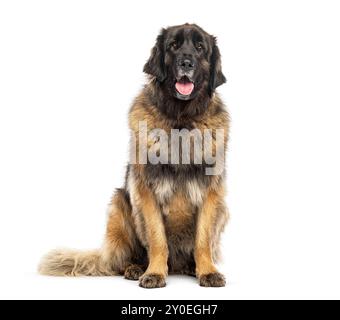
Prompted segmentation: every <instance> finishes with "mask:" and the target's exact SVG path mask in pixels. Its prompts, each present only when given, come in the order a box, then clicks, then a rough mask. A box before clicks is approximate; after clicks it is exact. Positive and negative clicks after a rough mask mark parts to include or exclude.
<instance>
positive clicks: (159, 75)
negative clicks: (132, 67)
mask: <svg viewBox="0 0 340 320" xmlns="http://www.w3.org/2000/svg"><path fill="white" fill-rule="evenodd" d="M165 32H166V30H165V29H162V31H161V33H160V34H159V36H158V37H157V40H156V44H155V46H154V47H153V48H152V50H151V56H150V58H149V60H148V61H147V62H146V64H145V65H144V69H143V71H144V72H145V73H147V74H149V75H152V76H154V77H156V79H157V80H158V81H159V82H163V81H164V80H165V79H166V76H167V75H166V69H165V62H164V39H165Z"/></svg>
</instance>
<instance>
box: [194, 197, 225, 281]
mask: <svg viewBox="0 0 340 320" xmlns="http://www.w3.org/2000/svg"><path fill="white" fill-rule="evenodd" d="M219 199H220V195H219V194H218V192H216V191H210V192H208V194H207V196H206V198H205V200H204V202H203V205H202V207H201V210H200V212H199V215H198V220H197V229H196V239H195V262H196V276H197V278H198V279H199V283H200V285H201V286H203V287H224V286H225V279H224V276H223V275H222V274H221V273H219V272H218V271H217V269H216V267H215V265H214V262H213V258H212V238H213V237H212V232H213V226H214V224H215V222H216V208H217V204H218V201H219Z"/></svg>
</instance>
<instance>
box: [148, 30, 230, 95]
mask: <svg viewBox="0 0 340 320" xmlns="http://www.w3.org/2000/svg"><path fill="white" fill-rule="evenodd" d="M144 72H145V73H147V74H150V75H152V76H154V77H155V78H156V81H158V82H159V83H160V84H161V86H162V88H163V90H165V91H166V93H167V94H168V95H171V96H173V97H174V98H176V99H180V100H192V99H195V98H197V97H199V96H202V94H204V93H208V94H209V95H211V94H212V93H213V92H214V90H215V89H216V88H217V87H218V86H219V85H221V84H223V83H224V82H225V81H226V79H225V77H224V75H223V73H222V70H221V60H220V52H219V49H218V47H217V45H216V39H215V38H214V37H213V36H211V35H209V34H208V33H206V32H205V31H204V30H203V29H201V28H200V27H198V26H197V25H192V24H185V25H181V26H175V27H170V28H168V29H163V30H162V32H161V34H160V35H159V36H158V38H157V42H156V45H155V47H154V48H153V49H152V52H151V56H150V58H149V60H148V61H147V63H146V64H145V66H144Z"/></svg>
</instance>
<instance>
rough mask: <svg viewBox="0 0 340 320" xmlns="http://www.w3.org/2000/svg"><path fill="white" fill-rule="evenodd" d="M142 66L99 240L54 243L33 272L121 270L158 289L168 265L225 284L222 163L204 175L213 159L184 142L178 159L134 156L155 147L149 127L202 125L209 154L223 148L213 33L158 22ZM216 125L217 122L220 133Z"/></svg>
mask: <svg viewBox="0 0 340 320" xmlns="http://www.w3.org/2000/svg"><path fill="white" fill-rule="evenodd" d="M144 72H145V73H146V74H147V75H148V83H147V84H146V85H145V86H144V88H143V89H142V90H141V92H140V94H139V95H138V96H137V97H136V99H135V100H134V102H133V104H132V107H131V110H130V112H129V126H130V129H131V141H132V142H131V145H132V146H133V147H131V150H132V149H135V150H134V151H135V152H133V150H132V151H131V152H130V153H131V154H130V161H129V164H128V168H127V173H126V180H125V185H124V187H123V188H121V189H117V190H116V191H115V193H114V195H113V197H112V199H111V202H110V205H109V214H108V222H107V229H106V236H105V241H104V244H103V246H102V247H101V249H98V250H93V251H86V252H79V251H73V250H55V251H52V252H51V253H49V254H47V255H46V256H45V257H44V258H43V260H42V261H41V264H40V266H39V271H40V273H41V274H44V275H53V276H110V275H124V277H125V278H126V279H129V280H139V285H140V286H141V287H143V288H160V287H164V286H165V285H166V277H167V275H168V274H169V273H170V274H186V275H191V276H196V277H197V278H198V281H199V284H200V285H201V286H204V287H222V286H225V278H224V276H223V275H222V274H221V273H219V272H218V270H217V268H216V266H215V263H216V262H217V260H218V259H219V256H220V254H219V242H220V235H221V232H222V230H223V229H224V226H225V224H226V222H227V219H228V210H227V207H226V205H225V166H224V161H221V160H220V161H218V162H219V163H216V164H215V167H216V166H219V167H220V168H219V169H220V170H217V171H216V172H215V174H207V169H208V168H212V167H213V166H214V164H212V162H211V161H209V160H211V159H209V156H207V157H208V158H206V157H205V158H204V161H202V162H201V163H197V162H196V161H194V160H195V159H194V156H193V155H192V151H195V149H194V148H192V143H191V144H190V151H189V153H190V156H189V161H187V162H185V163H184V161H182V162H181V160H183V159H182V158H181V157H180V158H181V159H179V160H180V161H177V162H176V163H175V164H174V163H155V162H154V161H153V162H151V161H150V159H147V160H146V161H145V162H142V161H138V160H137V161H135V160H136V159H132V158H135V154H137V155H139V156H140V155H141V154H142V153H143V151H145V149H150V150H151V149H152V148H153V150H154V149H155V148H156V151H157V152H158V155H159V151H160V148H161V147H160V146H159V143H160V141H159V140H160V139H159V137H158V138H157V137H156V135H148V134H149V133H151V131H152V130H154V129H161V130H162V131H163V133H164V132H166V133H170V132H171V131H172V130H176V129H177V130H187V131H189V130H190V132H191V131H192V130H196V132H197V131H198V132H202V134H203V131H205V130H208V131H209V132H212V134H211V141H212V147H213V148H212V149H213V150H212V153H211V155H210V158H212V156H215V158H216V155H217V152H218V151H217V150H218V149H220V150H222V153H223V155H224V154H225V151H226V145H227V140H228V131H229V117H228V113H227V111H226V109H225V106H224V105H223V102H222V101H221V99H220V98H219V96H218V94H217V93H216V92H215V89H216V88H217V87H218V86H220V85H222V84H223V83H224V82H226V79H225V76H224V75H223V73H222V70H221V57H220V52H219V49H218V47H217V43H216V38H215V37H214V36H212V35H210V34H208V33H207V32H205V31H204V30H203V29H202V28H200V27H199V26H197V25H195V24H184V25H180V26H173V27H169V28H166V29H162V30H161V33H160V34H159V36H158V37H157V40H156V44H155V46H154V47H153V49H152V51H151V56H150V58H149V60H148V61H147V62H146V64H145V66H144ZM141 123H143V124H144V125H143V126H141V125H140V124H141ZM141 128H142V129H141ZM216 130H223V139H222V141H221V139H220V140H219V141H218V139H217V135H216V133H215V132H216ZM141 131H143V132H141ZM141 134H147V141H146V144H143V143H141V139H138V136H140V135H141ZM181 141H182V140H181ZM180 148H181V146H180ZM166 149H167V150H168V148H166ZM169 149H170V150H169V152H170V153H171V152H172V149H171V148H169ZM182 149H183V146H182ZM146 151H148V150H146ZM163 151H164V150H163ZM157 152H156V154H157ZM203 153H204V155H205V153H206V151H205V150H203ZM222 158H223V160H224V157H222ZM132 160H133V161H132ZM177 160H178V159H177Z"/></svg>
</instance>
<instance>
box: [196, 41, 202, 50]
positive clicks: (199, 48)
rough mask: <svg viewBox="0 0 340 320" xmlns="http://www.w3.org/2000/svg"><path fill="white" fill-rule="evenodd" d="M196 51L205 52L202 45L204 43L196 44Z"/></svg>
mask: <svg viewBox="0 0 340 320" xmlns="http://www.w3.org/2000/svg"><path fill="white" fill-rule="evenodd" d="M196 49H197V50H198V51H201V50H203V43H202V42H198V43H197V44H196Z"/></svg>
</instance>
